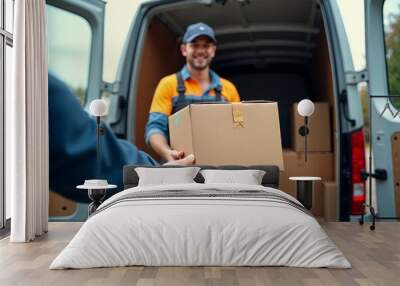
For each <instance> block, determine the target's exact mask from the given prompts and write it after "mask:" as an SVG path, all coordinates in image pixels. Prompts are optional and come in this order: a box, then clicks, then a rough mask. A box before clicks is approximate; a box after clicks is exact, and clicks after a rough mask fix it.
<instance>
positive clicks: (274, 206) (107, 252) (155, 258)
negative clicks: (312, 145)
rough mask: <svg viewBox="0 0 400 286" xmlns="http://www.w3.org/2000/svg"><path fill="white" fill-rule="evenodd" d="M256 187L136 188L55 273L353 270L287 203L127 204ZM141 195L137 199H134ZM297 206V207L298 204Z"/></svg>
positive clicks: (108, 204) (185, 200) (94, 220)
mask: <svg viewBox="0 0 400 286" xmlns="http://www.w3.org/2000/svg"><path fill="white" fill-rule="evenodd" d="M209 188H212V189H217V190H219V191H224V190H225V191H233V190H235V191H239V190H246V189H249V190H262V191H266V192H269V193H272V194H278V195H281V196H284V197H286V198H289V199H290V200H292V201H293V202H297V201H296V200H295V199H294V198H292V197H291V196H289V195H287V194H285V193H283V192H281V191H279V190H276V189H273V188H267V187H262V186H254V185H238V184H236V185H231V184H179V185H165V186H147V187H135V188H131V189H128V190H125V191H123V192H120V193H118V194H116V195H114V196H113V197H111V198H109V199H108V200H107V201H105V202H104V203H103V204H102V205H101V206H100V207H99V210H100V209H103V210H102V211H100V212H99V213H97V214H95V215H93V216H92V217H90V218H89V219H88V220H87V221H86V222H85V223H84V224H83V225H82V227H81V229H80V230H79V232H78V233H77V234H76V235H75V237H74V238H73V239H72V241H71V242H70V243H69V244H68V245H67V247H65V249H64V250H63V251H62V252H61V253H60V254H59V255H58V256H57V257H56V259H55V260H54V261H53V262H52V264H51V265H50V269H62V268H90V267H112V266H127V265H146V266H188V265H191V266H193V265H199V266H200V265H214V266H241V265H247V266H294V267H333V268H349V267H351V266H350V263H349V262H348V261H347V259H346V258H345V257H344V255H343V254H342V252H341V251H340V250H339V249H338V248H337V247H336V246H335V244H334V243H333V242H332V241H331V240H330V238H329V237H328V236H327V234H326V233H325V232H324V230H323V229H322V228H321V226H320V225H319V224H318V222H317V221H316V220H315V219H314V218H313V217H312V216H310V215H308V214H307V213H304V212H303V211H301V210H299V209H298V208H295V207H293V206H291V205H289V204H284V203H281V202H278V201H274V200H270V201H268V200H264V199H259V198H235V197H226V198H219V197H218V198H215V197H201V198H198V197H182V198H179V197H178V198H151V199H139V200H125V201H121V202H118V203H115V204H114V203H113V202H115V201H116V200H118V198H121V197H124V196H128V195H129V194H130V193H132V192H145V191H157V190H158V191H167V190H192V191H193V190H198V191H199V192H200V191H202V190H203V191H204V189H209ZM134 194H137V193H134ZM297 203H298V202H297Z"/></svg>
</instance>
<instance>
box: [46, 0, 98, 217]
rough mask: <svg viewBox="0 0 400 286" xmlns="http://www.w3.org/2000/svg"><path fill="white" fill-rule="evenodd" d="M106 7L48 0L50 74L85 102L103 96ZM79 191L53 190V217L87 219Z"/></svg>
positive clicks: (90, 1)
mask: <svg viewBox="0 0 400 286" xmlns="http://www.w3.org/2000/svg"><path fill="white" fill-rule="evenodd" d="M104 10H105V2H103V1H100V0H85V1H82V0H47V1H46V12H47V35H48V66H49V75H51V76H54V77H56V78H57V79H59V80H61V81H62V82H64V83H65V84H66V86H68V88H69V89H70V91H71V92H72V93H73V94H74V95H75V96H76V97H77V98H78V100H79V101H80V103H81V105H82V106H87V105H88V104H89V103H90V102H91V101H92V100H93V99H95V98H98V97H100V89H101V84H102V71H103V37H104V34H103V33H104ZM51 96H56V95H54V94H50V93H49V97H51ZM75 195H79V193H77V192H74V191H73V190H71V196H72V197H71V198H69V199H67V198H65V197H63V196H61V195H60V194H58V193H57V190H54V189H53V190H50V194H49V216H50V220H51V221H82V220H84V219H86V217H87V204H84V203H77V202H76V201H75V200H74V196H75Z"/></svg>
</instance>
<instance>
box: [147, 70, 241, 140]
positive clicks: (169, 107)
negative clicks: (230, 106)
mask: <svg viewBox="0 0 400 286" xmlns="http://www.w3.org/2000/svg"><path fill="white" fill-rule="evenodd" d="M179 72H180V74H181V76H182V79H183V81H184V85H185V98H187V99H188V100H189V101H191V102H209V101H215V99H216V92H215V90H216V89H217V88H218V87H219V88H221V89H222V91H221V101H222V102H239V101H240V97H239V93H238V92H237V90H236V87H235V86H234V85H233V83H231V82H230V81H228V80H226V79H224V78H221V77H219V76H218V75H217V74H216V73H215V72H214V71H212V70H210V78H211V84H210V86H209V87H208V89H207V90H206V91H204V92H203V91H202V87H201V85H200V84H199V83H198V82H197V81H196V80H194V79H192V78H191V76H190V72H189V70H188V69H187V67H186V66H184V67H183V68H182V69H181V70H180V71H179ZM177 86H178V80H177V76H176V74H171V75H168V76H166V77H164V78H162V79H161V81H160V82H159V84H158V86H157V88H156V91H155V93H154V97H153V101H152V104H151V107H150V114H149V120H148V122H147V125H146V131H145V140H146V143H147V144H148V143H149V139H150V136H151V135H153V134H155V133H160V134H162V135H163V136H164V137H165V138H166V139H167V140H168V137H169V136H168V134H169V132H168V116H170V115H171V114H172V113H173V110H175V109H176V105H177V102H178V98H179V94H178V91H177Z"/></svg>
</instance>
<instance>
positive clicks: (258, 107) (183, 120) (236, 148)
mask: <svg viewBox="0 0 400 286" xmlns="http://www.w3.org/2000/svg"><path fill="white" fill-rule="evenodd" d="M169 132H170V143H171V147H172V148H173V149H176V150H183V151H184V152H185V154H194V155H195V158H196V164H200V165H203V164H205V165H229V164H234V165H253V164H266V165H276V166H279V168H280V169H281V170H282V169H283V158H282V145H281V134H280V127H279V116H278V105H277V103H276V102H268V101H259V102H242V103H232V104H229V103H227V104H215V103H214V104H191V105H189V106H187V107H186V108H184V109H182V110H180V111H178V112H176V113H175V114H173V115H171V116H170V117H169Z"/></svg>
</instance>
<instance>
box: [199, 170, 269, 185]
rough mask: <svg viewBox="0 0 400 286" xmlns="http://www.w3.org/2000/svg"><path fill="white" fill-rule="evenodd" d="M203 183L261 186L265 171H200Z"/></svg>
mask: <svg viewBox="0 0 400 286" xmlns="http://www.w3.org/2000/svg"><path fill="white" fill-rule="evenodd" d="M200 173H201V175H202V176H203V177H204V183H206V184H212V183H226V184H246V185H261V182H262V179H263V177H264V175H265V171H262V170H202V171H200Z"/></svg>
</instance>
